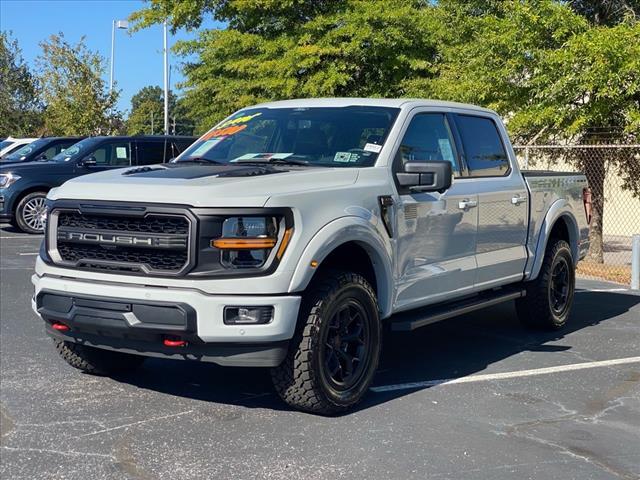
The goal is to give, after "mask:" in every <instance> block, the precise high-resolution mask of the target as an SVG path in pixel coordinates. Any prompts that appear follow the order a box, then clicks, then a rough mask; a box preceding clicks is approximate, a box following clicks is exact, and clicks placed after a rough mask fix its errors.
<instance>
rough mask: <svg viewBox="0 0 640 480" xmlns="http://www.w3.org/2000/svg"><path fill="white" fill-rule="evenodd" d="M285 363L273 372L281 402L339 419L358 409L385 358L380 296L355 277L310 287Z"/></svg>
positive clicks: (329, 278)
mask: <svg viewBox="0 0 640 480" xmlns="http://www.w3.org/2000/svg"><path fill="white" fill-rule="evenodd" d="M299 321H300V325H299V326H298V329H297V332H296V335H295V336H294V338H293V340H292V342H291V345H290V348H289V353H288V354H287V357H286V358H285V360H284V361H283V363H282V364H281V365H280V366H278V367H276V368H274V369H272V379H273V384H274V386H275V389H276V391H277V392H278V394H279V395H280V397H281V398H282V399H283V400H284V401H285V402H286V403H288V404H289V405H291V406H292V407H295V408H298V409H300V410H304V411H308V412H312V413H319V414H325V415H328V414H334V413H338V412H341V411H344V410H347V409H348V408H350V407H352V406H354V405H355V404H356V403H358V401H360V399H361V398H362V397H363V396H364V394H365V393H366V392H367V389H368V388H369V385H370V384H371V381H372V380H373V376H374V374H375V372H376V369H377V367H378V360H379V357H380V344H381V332H380V318H379V315H378V303H377V300H376V295H375V293H374V291H373V289H372V288H371V286H370V285H369V283H368V282H367V281H366V280H365V279H364V278H363V277H362V276H360V275H358V274H355V273H346V272H336V273H334V274H332V275H329V276H325V277H324V278H323V279H322V280H319V281H317V282H315V283H314V285H313V286H312V287H310V289H309V291H308V292H307V293H306V294H305V297H304V299H303V306H302V307H301V312H300V319H299Z"/></svg>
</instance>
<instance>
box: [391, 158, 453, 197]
mask: <svg viewBox="0 0 640 480" xmlns="http://www.w3.org/2000/svg"><path fill="white" fill-rule="evenodd" d="M451 175H452V170H451V162H447V161H444V160H438V161H432V162H409V163H405V165H404V172H399V173H397V174H396V178H397V179H398V183H399V184H400V186H402V187H405V188H408V189H409V190H411V191H412V192H440V193H442V192H444V191H445V190H447V189H448V188H449V187H450V186H451Z"/></svg>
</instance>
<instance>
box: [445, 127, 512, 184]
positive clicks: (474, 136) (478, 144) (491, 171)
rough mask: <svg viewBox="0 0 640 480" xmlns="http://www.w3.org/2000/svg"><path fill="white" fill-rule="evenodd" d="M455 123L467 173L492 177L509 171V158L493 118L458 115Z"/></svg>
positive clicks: (473, 175) (474, 175)
mask: <svg viewBox="0 0 640 480" xmlns="http://www.w3.org/2000/svg"><path fill="white" fill-rule="evenodd" d="M456 124H457V125H458V130H459V131H460V136H461V137H462V146H463V148H464V154H465V158H466V160H467V166H468V168H469V175H471V176H472V177H492V176H503V175H506V174H507V173H508V172H509V159H508V157H507V153H506V151H505V149H504V145H503V144H502V140H501V139H500V134H499V133H498V129H497V128H496V124H495V123H494V122H493V120H491V119H490V118H486V117H475V116H472V115H458V116H457V117H456Z"/></svg>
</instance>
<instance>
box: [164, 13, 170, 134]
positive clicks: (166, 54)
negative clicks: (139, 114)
mask: <svg viewBox="0 0 640 480" xmlns="http://www.w3.org/2000/svg"><path fill="white" fill-rule="evenodd" d="M164 134H165V135H169V52H168V50H167V21H166V20H165V21H164Z"/></svg>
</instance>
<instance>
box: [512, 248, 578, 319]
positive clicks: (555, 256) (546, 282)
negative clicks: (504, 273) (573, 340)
mask: <svg viewBox="0 0 640 480" xmlns="http://www.w3.org/2000/svg"><path fill="white" fill-rule="evenodd" d="M558 262H566V264H567V266H568V286H567V289H568V291H567V295H568V296H567V300H566V305H564V306H563V308H562V310H561V311H560V312H558V311H556V310H554V308H553V305H552V304H553V300H552V294H551V286H552V276H553V272H554V269H555V268H557V265H558ZM524 285H525V287H526V296H524V297H522V298H519V299H517V300H516V311H517V313H518V318H519V319H520V321H521V322H522V323H523V324H524V325H526V326H527V327H530V328H534V329H538V330H541V329H544V330H557V329H559V328H562V327H564V326H565V324H566V323H567V319H568V318H569V314H570V313H571V306H572V304H573V296H574V293H575V268H574V263H573V256H572V254H571V247H570V246H569V244H568V243H567V242H565V241H564V240H559V239H555V238H552V239H550V240H549V243H548V245H547V249H546V251H545V255H544V260H543V263H542V267H541V269H540V273H539V274H538V277H537V278H536V279H535V280H533V281H531V282H525V283H524Z"/></svg>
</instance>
